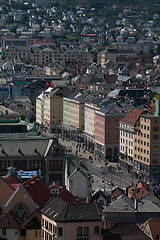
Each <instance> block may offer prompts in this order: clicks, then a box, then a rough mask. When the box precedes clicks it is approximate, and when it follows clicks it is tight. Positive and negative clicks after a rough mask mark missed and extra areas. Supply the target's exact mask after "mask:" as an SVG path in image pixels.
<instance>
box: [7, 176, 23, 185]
mask: <svg viewBox="0 0 160 240" xmlns="http://www.w3.org/2000/svg"><path fill="white" fill-rule="evenodd" d="M4 179H5V180H6V181H7V182H8V183H10V184H11V185H12V184H19V183H20V182H19V181H18V179H17V178H16V176H14V175H12V174H9V175H7V176H6V177H5V178H4Z"/></svg>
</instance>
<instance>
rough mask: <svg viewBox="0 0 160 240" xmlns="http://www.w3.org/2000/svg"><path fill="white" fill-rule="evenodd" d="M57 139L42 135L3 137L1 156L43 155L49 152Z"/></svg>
mask: <svg viewBox="0 0 160 240" xmlns="http://www.w3.org/2000/svg"><path fill="white" fill-rule="evenodd" d="M54 142H55V140H52V139H49V138H45V137H42V136H25V135H24V136H21V137H17V136H15V137H4V138H1V151H0V157H6V158H7V157H8V156H10V157H19V156H21V157H26V156H32V157H33V156H37V157H38V158H39V157H42V156H44V155H47V154H49V149H50V147H51V146H52V145H53V144H54Z"/></svg>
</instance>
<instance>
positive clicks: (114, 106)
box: [96, 102, 135, 115]
mask: <svg viewBox="0 0 160 240" xmlns="http://www.w3.org/2000/svg"><path fill="white" fill-rule="evenodd" d="M101 107H102V108H101V109H100V110H97V111H96V113H98V112H100V113H104V114H120V115H123V114H125V115H126V114H128V113H130V112H131V111H133V110H134V109H135V107H134V106H133V105H131V104H127V103H119V102H109V104H106V105H105V104H104V105H102V106H101Z"/></svg>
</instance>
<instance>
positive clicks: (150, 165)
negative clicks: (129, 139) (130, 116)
mask: <svg viewBox="0 0 160 240" xmlns="http://www.w3.org/2000/svg"><path fill="white" fill-rule="evenodd" d="M158 114H159V113H158V112H157V110H156V112H155V115H152V114H146V115H142V116H141V117H140V124H139V126H137V127H136V128H135V133H134V134H135V136H134V169H135V170H136V171H137V174H138V176H139V177H140V179H142V180H143V181H146V182H147V183H150V184H151V185H156V184H159V183H160V168H159V165H160V160H159V151H160V150H159V148H160V135H159V124H160V116H159V115H158Z"/></svg>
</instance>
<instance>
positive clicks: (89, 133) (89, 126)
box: [83, 98, 102, 151]
mask: <svg viewBox="0 0 160 240" xmlns="http://www.w3.org/2000/svg"><path fill="white" fill-rule="evenodd" d="M101 101H102V98H97V103H94V104H93V103H85V113H84V116H85V118H84V134H83V138H84V144H85V146H86V148H87V149H89V150H92V151H93V150H94V144H95V111H96V110H100V102H101Z"/></svg>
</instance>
